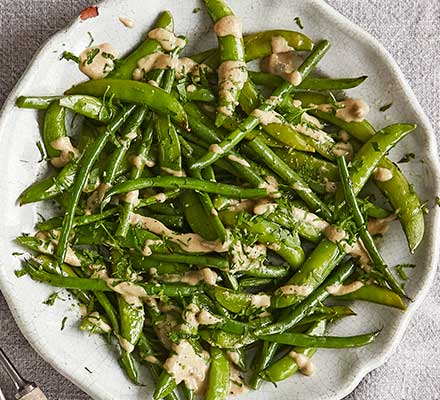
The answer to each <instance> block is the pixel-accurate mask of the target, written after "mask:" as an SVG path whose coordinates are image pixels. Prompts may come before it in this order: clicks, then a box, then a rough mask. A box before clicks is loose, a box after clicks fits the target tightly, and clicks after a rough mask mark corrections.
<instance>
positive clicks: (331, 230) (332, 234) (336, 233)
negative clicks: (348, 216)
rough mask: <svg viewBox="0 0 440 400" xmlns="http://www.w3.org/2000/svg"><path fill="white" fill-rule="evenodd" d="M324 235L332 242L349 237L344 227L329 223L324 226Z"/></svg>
mask: <svg viewBox="0 0 440 400" xmlns="http://www.w3.org/2000/svg"><path fill="white" fill-rule="evenodd" d="M323 232H324V235H325V236H326V237H327V239H328V240H330V242H333V243H338V242H341V241H343V240H345V239H347V236H348V235H347V232H345V231H344V230H343V229H340V228H338V227H336V226H334V225H328V226H326V227H325V228H324V231H323Z"/></svg>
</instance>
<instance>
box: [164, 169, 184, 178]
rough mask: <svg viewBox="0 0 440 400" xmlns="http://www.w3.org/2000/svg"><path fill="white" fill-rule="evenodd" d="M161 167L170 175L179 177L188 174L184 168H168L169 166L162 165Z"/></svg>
mask: <svg viewBox="0 0 440 400" xmlns="http://www.w3.org/2000/svg"><path fill="white" fill-rule="evenodd" d="M160 169H161V170H162V171H163V172H166V173H167V174H168V175H172V176H177V177H182V176H186V174H185V171H183V170H177V169H172V168H167V167H160Z"/></svg>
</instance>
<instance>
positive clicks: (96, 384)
mask: <svg viewBox="0 0 440 400" xmlns="http://www.w3.org/2000/svg"><path fill="white" fill-rule="evenodd" d="M232 3H233V4H232V5H233V7H234V9H235V12H236V14H237V15H239V16H241V17H242V18H243V23H244V28H245V31H246V32H252V31H259V30H263V29H274V28H285V29H296V28H297V27H296V26H295V24H294V22H293V21H294V17H296V16H300V17H301V19H302V21H303V24H304V26H305V32H306V33H307V34H309V35H310V36H311V37H312V38H313V39H321V38H327V39H329V40H330V42H331V43H332V44H333V47H332V49H331V51H330V52H329V54H328V55H327V56H326V57H325V59H324V60H323V61H322V63H321V64H320V68H321V70H322V71H323V72H324V73H326V74H328V75H329V76H332V77H345V76H359V75H368V76H369V79H368V80H367V81H366V83H364V84H363V85H362V86H361V87H360V88H359V89H355V90H352V91H351V93H350V94H351V95H353V96H362V98H364V99H365V100H366V101H367V102H368V103H369V104H370V107H371V110H372V111H371V113H370V115H369V119H370V120H371V121H372V122H373V124H374V126H376V127H378V128H379V127H382V126H385V125H387V124H389V123H391V122H401V121H403V122H411V123H417V125H418V129H417V131H416V132H415V133H413V134H412V135H410V137H408V138H407V139H405V140H404V142H403V143H401V144H399V146H398V147H397V148H396V149H395V150H393V152H392V154H391V158H392V159H395V160H396V159H399V158H400V157H401V156H402V155H403V154H404V153H406V152H408V151H411V152H414V153H416V155H417V159H422V160H424V163H421V162H419V161H416V162H411V163H408V164H402V168H403V169H404V172H405V173H406V174H407V176H408V177H409V178H410V180H411V181H412V182H413V183H414V184H415V186H416V189H417V192H418V193H419V194H420V196H421V198H422V199H423V200H432V198H433V197H434V195H435V194H436V193H439V167H438V159H437V155H436V145H435V138H434V134H433V132H432V128H431V127H430V124H429V121H428V119H427V118H426V116H425V114H424V113H423V111H422V110H421V108H420V106H419V103H418V102H417V100H416V99H415V97H414V94H413V92H412V91H411V89H410V88H409V86H408V84H407V83H406V81H405V80H404V78H403V76H402V73H401V72H400V70H399V69H398V67H397V65H396V63H395V62H394V61H393V60H392V59H391V57H390V55H389V54H388V52H387V51H386V50H385V49H384V48H383V47H382V46H381V45H380V44H379V43H378V42H377V41H376V40H375V39H373V38H372V37H371V36H369V35H368V34H366V33H365V32H363V31H362V30H361V29H360V28H358V27H357V26H355V25H354V24H353V23H351V22H350V21H348V20H347V19H346V18H344V17H342V16H341V15H340V14H338V13H337V12H336V11H335V10H333V9H332V8H331V7H329V6H328V5H327V4H326V3H324V2H323V1H320V0H272V1H270V2H269V1H264V0H241V1H239V2H238V1H234V2H232ZM195 7H201V8H202V11H201V12H200V13H198V14H194V13H193V12H192V11H193V9H194V8H195ZM164 9H169V10H171V11H172V12H173V14H174V16H175V20H176V31H177V32H179V33H183V34H185V35H187V36H188V37H189V39H190V41H191V42H190V43H191V44H190V49H189V50H190V51H193V50H202V49H206V48H209V47H211V46H213V45H214V44H215V37H214V35H213V33H212V29H211V22H210V20H209V18H208V16H207V15H206V13H205V12H204V11H203V6H202V5H201V4H200V2H199V0H185V1H176V0H174V1H173V0H149V1H146V0H119V1H107V2H104V3H102V4H101V5H100V6H99V16H98V17H96V18H93V19H89V20H87V21H80V20H79V19H76V20H75V21H74V22H73V23H72V24H71V25H70V26H69V27H68V28H66V30H64V31H62V32H60V33H58V34H57V35H55V36H54V37H53V38H52V39H51V40H50V41H49V42H48V43H47V44H46V45H45V46H44V47H43V48H42V49H41V50H40V51H39V52H38V54H37V55H36V57H35V58H34V60H33V62H32V63H31V65H30V67H29V68H28V70H27V71H26V73H25V74H24V75H23V77H22V79H21V80H20V82H19V83H18V84H17V86H16V88H15V89H14V91H13V92H12V94H11V96H10V97H9V100H8V101H7V102H6V104H5V106H4V109H3V114H2V118H1V121H0V133H1V136H0V159H1V160H2V174H0V199H1V210H0V218H1V221H2V224H1V226H0V239H1V240H0V262H1V268H0V287H1V290H2V292H3V294H4V295H5V297H6V299H7V301H8V304H9V306H10V308H11V310H12V313H13V315H14V317H15V319H16V321H17V324H18V326H19V328H20V329H21V331H22V332H23V334H24V335H25V337H26V338H27V339H28V340H29V342H30V343H31V344H32V346H33V347H34V348H35V350H36V351H37V352H38V353H39V354H40V355H41V356H42V357H43V358H44V359H45V360H46V361H48V362H49V363H51V364H52V366H53V367H54V368H56V369H57V370H58V371H59V372H60V373H61V374H63V375H64V376H66V377H67V378H69V379H70V380H71V381H73V382H74V383H75V384H77V385H78V386H79V387H80V388H81V389H83V390H84V391H85V392H87V393H88V394H89V395H90V396H92V397H93V398H94V399H100V400H104V399H105V400H107V399H118V400H135V399H146V398H149V397H150V396H151V393H152V389H153V384H152V382H151V380H150V379H149V378H148V377H143V378H142V379H143V381H144V382H145V386H138V387H137V386H134V385H132V384H131V383H130V382H129V381H128V380H127V379H126V377H125V376H124V374H123V373H122V372H121V369H120V368H119V366H118V365H117V361H116V357H115V354H114V353H113V352H112V351H111V349H110V348H109V347H108V345H107V344H106V343H105V342H104V341H103V340H101V339H100V338H99V337H97V336H96V335H95V336H92V337H88V335H87V334H85V333H82V332H80V331H79V330H78V316H79V314H78V310H77V307H76V306H75V305H74V303H71V302H69V301H66V302H57V303H56V304H55V306H53V307H48V306H46V305H43V304H42V302H43V300H45V299H46V298H47V296H48V295H49V294H50V293H52V291H53V289H52V288H50V287H48V286H45V285H42V284H38V283H35V282H33V281H31V280H30V279H29V278H27V277H25V278H21V279H17V278H16V277H15V275H14V270H15V269H17V268H18V267H19V261H18V260H17V258H16V257H14V256H12V252H14V251H20V250H21V249H20V248H19V247H18V246H17V245H16V244H15V243H14V241H13V240H14V238H15V237H16V236H18V235H19V234H20V233H21V232H31V231H32V230H33V227H34V224H35V222H36V221H37V218H38V217H37V211H38V208H37V207H35V206H25V207H22V208H19V207H18V206H17V204H16V199H17V197H18V195H19V194H20V192H21V191H22V190H23V189H24V188H25V187H26V186H28V185H29V184H30V183H32V182H34V181H35V180H36V179H37V178H38V177H40V176H41V175H42V174H44V173H45V172H46V170H45V169H44V167H43V163H42V164H38V163H37V161H38V159H39V154H38V151H37V148H36V146H35V142H36V141H37V140H38V139H39V132H40V129H39V128H40V122H41V115H40V114H39V113H37V112H35V111H32V110H20V109H17V108H15V107H14V101H15V98H16V97H17V96H18V95H24V94H26V95H37V94H40V95H43V94H58V93H62V92H63V90H64V89H66V88H67V87H69V86H70V85H72V84H74V83H77V82H79V81H81V80H84V76H82V75H81V74H80V72H79V71H78V70H77V68H76V66H74V65H72V64H71V63H67V62H65V61H59V57H60V54H61V52H62V51H64V50H70V51H72V52H73V53H76V54H78V53H80V52H81V50H83V49H84V48H85V47H86V46H87V43H88V42H89V36H88V34H87V32H88V31H90V32H91V33H92V34H93V37H94V38H95V43H101V42H109V43H112V44H113V45H114V46H115V47H116V48H117V49H118V50H119V52H120V54H124V53H125V52H127V51H128V50H129V49H130V47H132V46H134V45H135V44H137V43H138V42H139V41H140V40H141V38H142V36H143V35H144V34H145V32H146V31H147V30H148V29H149V27H151V24H152V23H153V21H154V20H155V18H156V17H157V15H158V13H159V12H160V11H161V10H164ZM120 16H128V17H130V18H133V19H135V20H136V21H137V24H136V27H135V28H134V29H132V30H130V29H127V28H125V27H124V26H123V25H122V24H121V23H120V22H119V20H118V18H119V17H120ZM17 51H19V49H17ZM390 101H392V102H393V106H392V107H391V109H389V110H388V111H387V112H386V113H380V112H378V109H379V107H380V106H382V105H384V104H386V103H388V102H390ZM438 210H439V209H438V208H435V209H433V210H431V212H430V214H429V216H428V217H427V218H426V234H425V239H424V241H423V244H422V246H421V247H420V248H419V249H418V250H417V252H416V254H415V255H414V256H409V255H408V251H407V245H406V242H405V238H404V236H403V234H402V232H401V229H400V226H399V224H398V223H396V224H394V225H393V227H392V229H391V231H390V233H389V234H388V235H387V240H386V243H385V244H384V246H383V249H382V251H383V254H384V256H385V258H386V260H387V261H388V262H389V264H390V265H394V264H397V263H406V262H411V263H415V264H417V268H416V269H414V270H412V271H411V280H410V282H409V283H408V285H407V290H408V293H409V295H410V296H411V298H413V299H414V302H413V303H412V304H411V305H410V307H409V309H408V311H407V312H406V313H402V312H400V311H398V310H393V309H389V308H385V307H381V306H376V305H373V304H365V303H356V304H355V305H354V306H353V307H354V309H355V311H357V312H358V314H359V315H358V316H357V317H355V318H349V319H347V320H344V321H343V322H341V323H339V324H337V325H336V326H334V327H333V328H332V329H331V333H332V334H341V335H349V334H350V335H352V334H358V333H361V332H365V331H370V330H374V329H377V328H383V330H382V332H381V334H380V335H379V337H378V339H377V340H376V342H375V343H374V344H373V345H370V346H367V347H364V348H360V349H355V350H343V351H332V350H320V351H318V353H317V354H316V356H315V357H314V361H315V363H316V365H317V373H316V374H315V375H313V376H312V377H309V378H306V377H303V376H300V375H298V376H294V377H292V378H291V379H289V380H287V381H285V382H282V383H280V384H279V385H278V388H274V387H273V386H272V385H271V384H266V385H264V386H263V388H262V389H261V390H260V391H258V392H253V393H251V394H248V395H247V396H246V395H245V396H243V398H247V399H250V398H252V399H265V400H269V399H290V398H292V397H294V398H296V399H308V400H317V399H321V400H322V399H340V398H342V397H344V396H345V395H347V394H348V393H350V391H352V390H353V389H354V388H355V387H356V385H357V384H358V383H359V381H360V380H361V379H362V378H363V377H364V376H365V374H367V373H368V372H369V371H371V370H372V369H374V368H376V367H378V366H379V365H381V364H382V363H383V362H384V361H385V360H386V359H387V357H389V355H390V354H391V353H392V352H393V350H394V349H395V347H396V346H397V344H398V342H399V340H400V338H401V337H402V334H403V332H404V330H405V328H406V326H407V325H408V322H409V320H410V318H411V316H412V315H413V314H414V312H415V310H416V308H417V307H418V305H419V304H420V302H421V301H422V299H423V297H424V296H425V294H426V292H427V291H428V288H429V286H430V284H431V282H432V279H433V276H434V273H435V268H436V265H437V258H438V251H437V249H438V243H436V242H435V232H436V229H437V228H438V223H439V211H438ZM64 316H67V317H68V319H67V323H66V327H65V329H64V330H63V331H62V332H61V331H60V327H61V320H62V319H63V317H64Z"/></svg>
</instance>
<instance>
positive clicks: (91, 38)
mask: <svg viewBox="0 0 440 400" xmlns="http://www.w3.org/2000/svg"><path fill="white" fill-rule="evenodd" d="M87 35H89V38H90V42H89V44H88V45H87V47H90V46H91V45H92V44H93V42H94V41H95V39H94V37H93V36H92V34H91V33H90V32H87Z"/></svg>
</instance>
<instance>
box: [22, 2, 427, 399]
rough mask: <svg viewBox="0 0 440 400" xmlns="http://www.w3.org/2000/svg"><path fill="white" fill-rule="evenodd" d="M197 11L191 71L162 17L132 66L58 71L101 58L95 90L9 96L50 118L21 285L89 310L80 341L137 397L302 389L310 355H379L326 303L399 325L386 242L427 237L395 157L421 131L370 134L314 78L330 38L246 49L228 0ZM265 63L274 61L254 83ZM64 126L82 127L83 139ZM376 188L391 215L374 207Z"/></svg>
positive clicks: (336, 83)
mask: <svg viewBox="0 0 440 400" xmlns="http://www.w3.org/2000/svg"><path fill="white" fill-rule="evenodd" d="M205 5H206V8H207V10H208V13H209V15H210V16H211V18H212V20H213V21H214V23H215V32H216V34H217V36H218V42H219V47H218V49H211V50H207V51H204V52H202V53H200V54H196V55H193V56H191V57H190V59H188V58H179V57H180V53H181V52H182V50H183V47H184V45H185V43H186V39H185V38H184V37H176V36H175V35H174V33H173V30H174V24H173V19H172V16H171V14H170V13H169V12H163V13H162V14H161V15H160V16H159V18H158V20H157V22H156V25H155V26H154V29H153V30H152V31H151V32H150V33H149V35H148V36H147V38H146V40H145V41H144V42H143V43H141V44H140V45H139V47H138V48H137V49H135V50H134V51H133V52H132V53H131V54H129V55H128V56H126V57H125V58H122V59H115V57H114V56H113V55H112V54H110V53H108V52H104V50H102V51H101V49H100V47H99V46H97V47H91V48H89V49H88V50H87V52H86V54H85V55H81V56H80V57H77V56H75V55H72V54H70V53H69V54H70V55H69V56H68V57H67V56H65V57H64V58H66V59H67V60H69V61H70V62H72V61H73V62H76V63H79V64H80V67H82V68H84V69H86V68H88V67H90V66H93V65H94V63H95V61H97V60H98V58H100V59H101V60H103V59H104V62H105V66H104V70H105V71H104V73H105V74H104V75H105V76H104V77H103V78H102V79H95V80H89V81H87V82H84V83H80V84H78V85H76V86H74V87H72V88H71V89H69V90H67V91H66V92H65V94H64V95H60V96H43V97H41V96H40V97H20V98H18V99H17V105H18V106H19V107H22V108H34V109H40V110H45V119H44V126H43V129H42V141H43V144H44V149H45V153H46V155H47V160H48V161H49V162H50V163H51V164H52V166H53V167H54V168H53V171H54V173H53V175H52V176H50V177H48V178H45V179H43V180H41V181H39V182H37V183H34V184H33V185H31V186H30V187H28V188H27V189H26V190H25V191H24V192H23V193H22V194H21V196H20V198H19V201H20V203H21V204H22V205H24V204H29V203H34V202H39V201H43V200H51V201H53V202H54V204H56V205H57V207H58V210H61V211H60V212H59V216H57V217H54V218H51V219H49V220H45V221H42V222H40V223H38V225H37V229H38V232H37V233H36V234H35V235H33V236H31V235H23V236H21V237H19V238H18V239H17V240H18V241H19V242H20V243H21V244H22V245H23V246H24V247H26V248H27V249H29V250H30V251H32V253H33V255H32V256H30V257H29V258H28V259H27V260H25V262H24V272H25V273H26V274H27V275H28V276H30V277H31V278H32V279H34V280H37V281H40V282H44V283H47V284H50V285H53V286H55V287H57V288H66V289H68V290H69V291H70V292H71V293H72V294H73V295H74V296H75V297H76V298H77V300H78V302H79V304H80V309H81V312H82V323H81V329H83V330H86V331H90V332H91V333H96V334H101V335H104V336H106V337H108V339H109V340H110V341H111V342H112V343H114V344H115V345H117V346H118V348H119V360H120V365H121V366H122V368H123V369H124V370H125V372H126V373H127V376H128V377H129V378H130V379H131V380H132V381H133V382H135V383H139V382H138V368H139V367H140V364H144V365H145V366H146V367H147V368H149V370H150V371H151V373H152V375H153V377H154V379H155V380H156V382H157V383H156V390H155V392H154V396H153V398H154V399H160V398H166V399H175V398H177V396H178V395H177V394H176V393H180V396H183V398H187V399H191V398H193V395H194V393H204V394H205V398H206V399H209V400H214V399H217V400H218V399H225V398H227V397H228V395H229V394H239V393H242V392H244V391H245V390H247V389H248V388H249V387H250V388H252V389H258V388H259V387H260V385H261V384H262V382H263V381H269V382H277V381H281V380H283V379H287V378H288V377H290V376H291V375H293V374H294V373H295V372H297V371H299V372H302V373H303V374H305V375H310V374H311V373H313V364H312V362H311V361H310V358H311V357H312V355H313V353H314V352H315V351H316V349H317V348H352V347H359V346H364V345H367V344H369V343H371V342H373V341H374V339H375V337H376V335H377V334H378V332H374V331H373V332H370V333H366V334H364V335H360V336H352V337H335V336H328V335H327V334H326V328H327V327H328V326H329V325H330V324H331V323H333V322H334V321H337V320H339V319H341V318H344V317H348V316H351V315H353V314H354V313H353V311H352V310H351V309H350V308H349V307H348V306H346V305H341V304H342V303H340V302H339V303H337V304H338V305H328V304H326V299H327V298H329V297H332V298H335V297H338V298H339V299H343V300H363V301H369V302H374V303H378V304H382V305H386V306H390V307H395V308H399V309H402V310H404V309H405V308H406V306H405V301H406V298H407V297H406V294H405V291H404V288H403V285H402V283H401V282H399V280H398V279H397V278H396V276H395V275H394V274H393V273H392V272H391V270H390V267H389V266H388V265H387V264H386V262H385V261H384V259H383V258H382V256H381V254H380V252H379V251H378V248H377V246H376V243H375V240H374V239H375V236H382V235H383V234H384V233H385V232H386V230H387V228H388V224H389V223H390V222H391V221H392V220H393V219H398V220H399V221H400V223H401V225H402V228H403V230H404V232H405V234H406V237H407V240H408V245H409V249H410V251H411V252H414V251H415V249H416V248H417V247H418V246H419V244H420V242H421V241H422V238H423V232H424V220H423V212H422V206H421V204H420V201H419V199H418V197H417V194H416V193H415V191H414V189H413V186H412V185H410V184H409V183H408V181H407V180H406V178H405V176H404V175H403V174H402V172H401V171H400V169H399V167H398V166H397V165H396V164H395V163H393V162H392V161H390V160H389V159H388V158H387V154H388V152H389V151H390V149H391V148H392V147H393V146H395V145H396V143H398V142H399V141H400V140H401V139H403V138H404V137H405V136H406V135H408V134H409V133H411V132H412V131H413V130H414V129H415V126H414V125H411V124H403V123H398V124H393V125H390V126H387V127H384V128H383V129H381V130H378V131H376V130H375V129H374V128H373V127H372V126H371V125H370V124H369V123H368V122H367V120H365V112H364V111H365V106H366V105H365V103H363V102H362V101H361V100H359V99H347V98H344V96H343V95H341V93H343V92H341V91H342V90H345V89H350V88H353V87H356V86H358V85H360V84H361V83H362V82H363V81H364V80H365V79H366V77H356V78H348V79H331V78H321V77H319V76H317V74H316V73H315V74H314V70H315V68H316V66H317V64H318V62H319V61H320V60H321V59H322V58H323V57H324V56H325V55H326V53H327V51H328V50H329V48H330V44H329V42H328V41H326V40H323V41H321V42H318V43H314V42H313V41H312V40H311V39H310V38H308V37H307V36H305V35H304V34H302V33H299V32H294V31H287V30H273V31H264V32H258V33H254V34H250V35H248V36H244V37H243V36H242V34H241V27H240V23H239V20H238V19H237V18H236V17H235V16H234V15H233V12H232V10H231V9H230V8H229V7H228V6H227V5H226V4H225V3H223V1H222V0H205ZM297 24H298V26H300V27H301V26H302V25H301V22H300V21H299V19H298V21H297ZM279 47H281V51H276V49H277V48H278V49H279ZM101 53H102V54H101ZM256 59H261V60H262V66H263V65H266V66H267V64H270V63H271V62H275V63H276V62H278V64H276V65H275V68H274V69H273V70H269V72H268V69H267V68H262V69H263V70H264V71H265V72H260V71H250V70H249V71H248V70H247V62H249V61H252V60H256ZM106 60H107V61H106ZM277 60H278V61H277ZM280 60H281V61H280ZM282 60H284V61H282ZM286 60H287V61H286ZM159 61H160V62H159ZM293 61H295V62H297V65H296V66H295V67H293V66H292V65H293V64H292V62H293ZM148 65H149V68H148ZM98 72H99V71H98ZM267 93H270V95H269V96H265V95H266V94H267ZM263 94H264V95H263ZM362 107H363V108H364V110H363V111H362ZM367 108H368V107H367ZM350 113H351V114H350ZM67 114H73V115H75V116H80V117H81V118H80V119H81V121H82V124H81V129H80V133H79V135H78V136H75V137H70V136H68V134H69V129H68V127H66V126H67V125H68V124H66V115H67ZM347 115H348V117H347ZM72 143H73V144H74V145H73V144H72ZM369 182H371V185H376V186H377V187H378V189H379V190H380V191H381V192H382V193H383V195H384V197H385V198H386V199H387V200H388V202H389V205H390V208H392V209H393V210H394V211H391V210H387V209H385V208H383V207H380V206H378V205H377V204H375V203H376V201H375V198H374V197H373V196H371V195H368V194H367V192H365V191H362V189H363V188H364V187H365V186H366V184H367V183H369ZM401 268H402V267H401ZM401 268H400V269H399V271H400V272H399V274H400V277H406V274H405V273H404V272H403V270H401ZM55 299H56V296H55V297H53V299H51V301H50V302H49V301H48V304H50V303H53V301H55ZM334 303H335V302H334V301H333V302H332V304H334ZM372 329H374V327H372ZM254 354H255V358H254V359H253V361H251V357H252V356H253V355H254ZM244 373H246V374H244ZM245 375H246V378H245ZM175 389H179V392H175Z"/></svg>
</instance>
